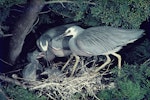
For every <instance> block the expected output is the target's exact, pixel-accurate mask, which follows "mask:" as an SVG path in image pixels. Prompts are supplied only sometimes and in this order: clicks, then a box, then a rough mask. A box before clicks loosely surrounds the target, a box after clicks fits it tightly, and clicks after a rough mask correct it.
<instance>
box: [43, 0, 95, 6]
mask: <svg viewBox="0 0 150 100" xmlns="http://www.w3.org/2000/svg"><path fill="white" fill-rule="evenodd" d="M52 3H74V4H76V2H75V1H69V0H55V1H46V2H45V4H52ZM84 3H86V4H91V5H96V4H95V3H94V2H88V1H84Z"/></svg>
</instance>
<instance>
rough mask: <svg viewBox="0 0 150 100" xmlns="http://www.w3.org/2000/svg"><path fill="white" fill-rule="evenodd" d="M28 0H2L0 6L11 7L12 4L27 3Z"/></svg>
mask: <svg viewBox="0 0 150 100" xmlns="http://www.w3.org/2000/svg"><path fill="white" fill-rule="evenodd" d="M26 1H27V0H0V7H11V6H12V5H16V4H22V3H25V2H26Z"/></svg>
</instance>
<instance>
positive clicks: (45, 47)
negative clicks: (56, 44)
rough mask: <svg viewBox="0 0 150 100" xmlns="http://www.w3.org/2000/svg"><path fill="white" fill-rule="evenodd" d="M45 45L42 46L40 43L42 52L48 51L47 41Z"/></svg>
mask: <svg viewBox="0 0 150 100" xmlns="http://www.w3.org/2000/svg"><path fill="white" fill-rule="evenodd" d="M45 43H46V44H45V45H43V43H42V42H41V41H40V46H41V48H42V49H43V51H47V50H48V41H46V42H45Z"/></svg>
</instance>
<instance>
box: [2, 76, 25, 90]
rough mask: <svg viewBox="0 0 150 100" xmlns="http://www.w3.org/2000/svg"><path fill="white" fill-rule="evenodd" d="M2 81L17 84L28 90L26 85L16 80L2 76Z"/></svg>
mask: <svg viewBox="0 0 150 100" xmlns="http://www.w3.org/2000/svg"><path fill="white" fill-rule="evenodd" d="M0 80H2V81H6V82H9V83H13V84H16V85H18V86H21V87H23V88H25V89H26V88H27V87H26V86H25V85H23V84H21V83H20V82H19V81H18V80H14V79H12V78H9V77H7V76H4V75H0Z"/></svg>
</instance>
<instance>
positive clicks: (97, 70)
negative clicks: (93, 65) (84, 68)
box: [95, 55, 111, 73]
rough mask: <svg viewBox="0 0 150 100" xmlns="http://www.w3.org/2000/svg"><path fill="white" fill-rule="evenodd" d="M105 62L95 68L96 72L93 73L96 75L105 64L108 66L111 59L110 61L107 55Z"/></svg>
mask: <svg viewBox="0 0 150 100" xmlns="http://www.w3.org/2000/svg"><path fill="white" fill-rule="evenodd" d="M106 59H107V60H106V62H105V63H104V64H102V65H101V66H100V67H99V68H97V69H96V70H95V72H96V73H97V72H99V71H100V70H101V69H103V68H104V67H105V66H106V65H107V64H109V63H110V61H111V59H110V57H109V56H108V55H106Z"/></svg>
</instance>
